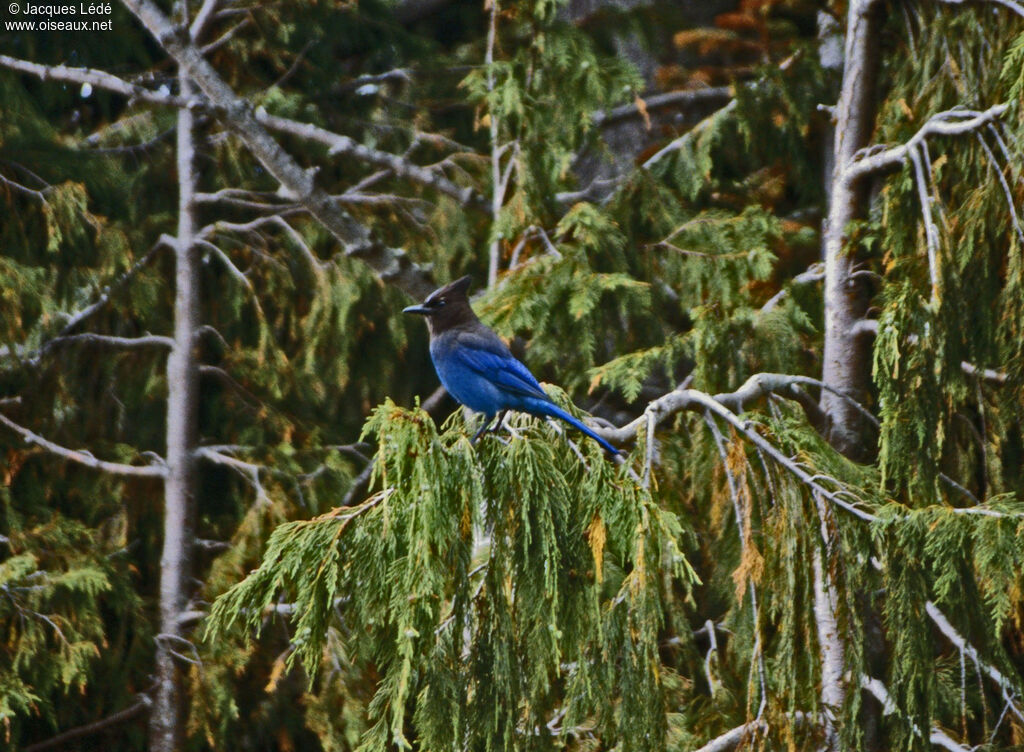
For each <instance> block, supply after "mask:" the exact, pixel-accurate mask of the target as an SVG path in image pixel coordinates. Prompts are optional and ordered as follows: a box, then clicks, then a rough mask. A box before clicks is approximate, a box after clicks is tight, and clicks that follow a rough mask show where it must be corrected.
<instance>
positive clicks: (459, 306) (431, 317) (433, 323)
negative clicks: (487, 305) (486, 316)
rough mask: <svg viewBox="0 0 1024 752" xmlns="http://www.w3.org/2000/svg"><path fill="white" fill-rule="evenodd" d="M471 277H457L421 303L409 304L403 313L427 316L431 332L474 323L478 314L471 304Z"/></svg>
mask: <svg viewBox="0 0 1024 752" xmlns="http://www.w3.org/2000/svg"><path fill="white" fill-rule="evenodd" d="M471 281H472V280H471V279H470V278H469V277H463V278H462V279H457V280H455V281H454V282H449V283H448V284H447V285H445V286H444V287H441V288H439V289H437V290H434V292H432V293H430V296H429V297H428V298H427V299H426V300H424V301H423V303H422V304H421V305H414V306H409V307H408V308H406V309H404V310H403V313H418V314H420V315H422V316H425V317H426V319H427V326H428V327H429V329H430V333H431V334H432V335H433V334H440V333H441V332H444V331H447V330H448V329H454V328H455V327H457V326H464V325H467V324H472V323H474V322H475V321H477V320H478V319H477V317H476V314H475V313H473V309H472V308H471V307H470V305H469V297H468V296H467V294H466V293H467V292H469V284H470V282H471Z"/></svg>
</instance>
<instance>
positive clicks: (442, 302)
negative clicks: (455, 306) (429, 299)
mask: <svg viewBox="0 0 1024 752" xmlns="http://www.w3.org/2000/svg"><path fill="white" fill-rule="evenodd" d="M447 302H448V301H447V299H445V298H438V299H437V307H438V308H442V307H443V306H444V305H445V304H446V303H447Z"/></svg>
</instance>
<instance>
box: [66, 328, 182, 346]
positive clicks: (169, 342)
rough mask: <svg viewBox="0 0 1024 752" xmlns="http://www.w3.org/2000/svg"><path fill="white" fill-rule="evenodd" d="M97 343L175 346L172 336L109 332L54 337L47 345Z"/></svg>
mask: <svg viewBox="0 0 1024 752" xmlns="http://www.w3.org/2000/svg"><path fill="white" fill-rule="evenodd" d="M76 344H86V345H96V346H98V347H118V348H122V349H125V350H136V349H142V348H146V347H164V348H168V349H170V348H172V347H174V340H173V339H171V338H170V337H163V336H161V335H159V334H146V335H143V336H141V337H113V336H110V335H107V334H93V333H92V332H86V333H84V334H68V335H65V336H63V337H54V338H53V339H51V340H50V341H49V342H48V343H47V345H48V346H49V347H63V346H65V345H76Z"/></svg>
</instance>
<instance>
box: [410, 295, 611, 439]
mask: <svg viewBox="0 0 1024 752" xmlns="http://www.w3.org/2000/svg"><path fill="white" fill-rule="evenodd" d="M469 283H470V278H469V277H463V278H462V279H458V280H456V281H454V282H451V283H449V284H448V285H446V286H444V287H442V288H440V289H439V290H435V291H434V292H432V293H431V294H430V297H428V298H427V299H426V300H425V301H424V302H423V304H422V305H414V306H409V307H408V308H406V309H405V310H404V313H418V314H420V315H422V316H425V317H426V319H427V328H428V329H429V330H430V358H431V360H433V361H434V368H435V369H436V370H437V375H438V377H439V378H440V379H441V383H442V384H443V385H444V388H445V389H447V390H448V393H449V394H450V395H452V397H454V398H455V399H456V400H457V401H458V402H460V403H461V404H463V405H465V406H466V407H468V408H469V409H470V410H473V411H475V412H478V413H483V414H484V416H486V419H485V420H484V424H483V426H482V427H481V428H480V430H479V431H477V432H476V435H475V436H473V441H474V442H475V441H476V440H477V439H478V438H480V435H481V434H483V432H484V431H486V430H487V428H488V426H489V425H490V424H491V421H493V420H494V418H495V416H497V415H498V414H499V413H500V414H502V415H504V413H505V411H506V410H518V411H519V412H523V413H529V414H530V415H535V416H538V417H549V418H559V419H561V420H564V421H565V422H566V423H568V424H569V425H570V426H573V427H574V428H576V429H578V430H580V431H582V432H583V433H585V434H586V435H587V436H589V437H590V438H592V439H593V440H594V441H596V442H597V443H598V444H600V445H601V446H602V447H603V448H604V450H605V451H606V452H608V453H609V454H611V455H617V454H618V453H619V452H618V450H617V449H616V448H615V447H613V446H612V445H611V444H609V443H608V442H607V441H605V440H604V439H602V438H601V437H600V436H598V435H597V434H596V433H594V432H593V431H592V430H591V429H590V428H588V427H587V426H585V425H583V423H581V422H580V421H579V420H577V419H576V418H574V417H573V416H572V415H570V414H569V413H567V412H566V411H565V410H563V409H562V408H560V407H559V406H558V405H556V404H555V403H554V402H552V401H551V398H550V397H548V395H547V394H545V392H544V390H543V389H541V387H540V384H538V383H537V379H535V378H534V377H533V374H532V373H530V371H529V369H527V367H526V366H524V365H523V364H522V363H520V362H519V361H518V360H516V358H515V357H514V356H513V355H512V353H511V352H509V349H508V347H506V345H505V343H504V342H502V341H501V338H500V337H498V335H497V334H495V333H494V332H493V331H491V330H490V329H489V328H487V327H486V326H485V325H484V324H483V323H482V322H481V321H480V319H478V318H477V317H476V314H475V313H473V309H472V308H471V307H470V305H469V298H468V297H467V296H466V293H467V291H468V290H469ZM500 424H501V421H500V418H499V421H498V425H500Z"/></svg>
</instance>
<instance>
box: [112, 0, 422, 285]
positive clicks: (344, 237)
mask: <svg viewBox="0 0 1024 752" xmlns="http://www.w3.org/2000/svg"><path fill="white" fill-rule="evenodd" d="M123 2H124V5H125V7H127V8H128V10H130V11H131V12H132V13H133V14H134V15H135V16H136V17H137V18H138V19H139V20H140V21H141V22H142V24H143V25H144V26H145V27H146V28H147V29H148V30H149V31H150V33H151V34H152V35H153V36H154V37H155V38H156V39H157V41H158V42H159V43H160V44H161V46H163V48H164V49H165V50H167V52H168V53H170V55H171V56H172V57H173V58H174V59H175V61H176V62H177V63H178V65H179V66H180V67H181V70H182V71H183V72H184V73H185V75H187V76H188V77H189V78H190V79H191V80H192V81H194V82H195V83H196V85H198V86H199V87H200V88H201V89H202V90H203V91H204V92H205V93H206V96H207V97H208V98H209V100H210V102H211V103H213V105H214V106H215V107H218V108H219V109H221V110H222V111H223V112H224V119H223V120H224V123H225V125H227V127H228V128H230V129H231V130H232V131H233V132H234V133H236V134H237V135H238V136H239V137H240V138H241V139H242V141H243V142H244V143H245V144H246V146H248V147H249V150H250V151H251V152H252V154H253V155H254V156H255V157H256V158H257V159H258V160H259V161H260V162H261V163H262V164H263V166H264V167H265V168H266V169H267V171H268V172H269V173H270V174H271V175H273V176H274V178H275V179H276V180H277V181H278V182H279V183H280V184H281V186H282V187H283V188H284V189H285V190H286V191H287V192H288V194H289V195H290V197H291V198H293V199H294V200H295V201H296V202H297V203H300V204H301V205H302V206H303V207H305V208H306V209H307V210H308V211H309V212H310V214H312V215H313V216H314V217H316V218H317V219H318V220H319V221H320V222H321V223H322V224H323V225H324V227H326V228H327V230H328V231H329V232H330V233H331V234H332V235H334V237H335V238H336V239H337V240H338V242H339V243H341V245H342V247H343V248H344V251H345V254H346V255H347V256H350V257H352V258H358V259H360V260H361V261H363V262H365V263H366V264H367V265H368V266H370V267H371V268H372V269H373V270H374V271H375V272H376V273H377V274H378V275H379V276H380V278H381V279H382V280H384V281H385V282H388V283H390V284H394V285H395V286H396V287H398V288H399V289H401V290H403V291H405V293H406V294H408V295H409V296H410V297H412V298H414V299H416V300H422V299H423V298H425V297H427V295H429V294H430V292H432V291H433V289H434V287H435V285H434V283H433V281H432V279H431V277H430V274H429V272H428V271H427V270H426V269H425V268H423V267H421V266H419V265H417V264H415V263H413V262H412V260H411V259H410V258H409V257H408V255H407V254H406V253H405V251H402V250H400V249H396V248H390V247H388V246H386V245H384V244H383V243H381V242H379V241H377V240H375V239H374V238H373V237H372V236H371V234H370V231H369V229H368V228H367V227H366V226H365V225H363V224H361V223H360V222H357V221H356V220H354V219H353V218H352V217H351V216H349V215H348V214H346V213H345V212H344V211H342V210H341V209H340V208H339V207H338V206H337V204H336V202H334V201H332V200H331V199H330V196H328V195H327V193H326V192H325V191H324V190H323V189H322V188H319V187H317V185H316V184H315V182H314V180H313V175H312V174H311V173H310V172H308V171H306V170H304V169H303V168H302V167H301V166H300V165H299V164H298V163H297V162H296V161H295V160H294V159H293V158H292V157H291V156H290V155H289V154H288V153H287V152H285V151H284V149H282V148H281V146H280V145H279V144H278V143H277V142H276V141H275V140H274V139H273V138H272V137H271V135H270V134H269V133H268V132H267V130H266V128H265V127H264V126H263V125H262V124H261V123H260V122H259V120H258V119H257V118H256V115H255V114H254V113H253V109H252V106H251V104H249V103H248V102H246V101H245V100H243V99H242V98H240V97H239V96H238V95H236V94H235V92H234V91H232V89H231V87H230V86H228V85H227V83H225V81H224V79H222V78H221V77H220V75H218V74H217V72H216V71H215V70H214V69H213V67H212V66H211V65H210V64H209V63H208V62H207V61H206V59H205V58H203V56H202V54H201V53H200V51H199V50H198V49H196V47H195V45H193V44H191V43H190V42H189V41H188V40H187V39H185V38H183V36H182V35H181V34H180V33H179V32H178V31H177V30H175V28H174V26H173V25H172V24H171V22H170V21H169V20H168V19H167V17H166V16H165V15H164V14H163V12H162V11H161V10H160V9H159V8H158V7H157V6H156V5H155V4H154V3H153V2H152V1H151V0H123Z"/></svg>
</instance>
